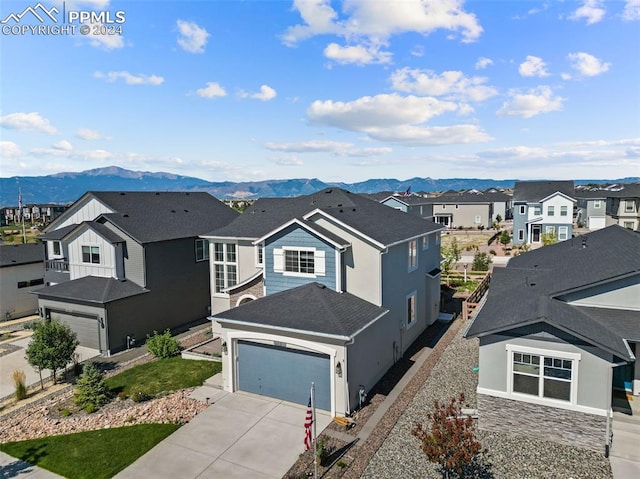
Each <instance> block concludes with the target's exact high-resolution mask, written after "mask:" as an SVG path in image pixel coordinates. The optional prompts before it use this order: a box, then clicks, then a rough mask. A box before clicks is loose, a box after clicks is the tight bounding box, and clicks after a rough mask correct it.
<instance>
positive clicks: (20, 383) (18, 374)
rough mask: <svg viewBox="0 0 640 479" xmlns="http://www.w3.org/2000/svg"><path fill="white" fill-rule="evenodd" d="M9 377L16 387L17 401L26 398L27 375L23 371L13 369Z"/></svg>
mask: <svg viewBox="0 0 640 479" xmlns="http://www.w3.org/2000/svg"><path fill="white" fill-rule="evenodd" d="M11 378H12V379H13V384H14V386H15V387H16V399H17V400H18V401H22V400H23V399H27V386H26V384H25V381H26V379H27V376H26V375H25V374H24V371H18V370H16V371H14V372H13V374H12V375H11Z"/></svg>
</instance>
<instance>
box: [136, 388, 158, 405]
mask: <svg viewBox="0 0 640 479" xmlns="http://www.w3.org/2000/svg"><path fill="white" fill-rule="evenodd" d="M152 398H153V396H151V394H149V393H148V392H146V391H143V390H142V389H136V390H135V391H133V392H132V393H131V400H132V401H133V402H144V401H148V400H150V399H152Z"/></svg>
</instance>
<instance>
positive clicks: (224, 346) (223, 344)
mask: <svg viewBox="0 0 640 479" xmlns="http://www.w3.org/2000/svg"><path fill="white" fill-rule="evenodd" d="M227 351H228V349H227V342H226V341H222V352H223V353H224V354H227Z"/></svg>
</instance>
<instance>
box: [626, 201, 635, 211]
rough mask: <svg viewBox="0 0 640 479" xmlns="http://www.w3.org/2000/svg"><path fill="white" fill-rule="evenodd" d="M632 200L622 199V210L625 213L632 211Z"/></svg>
mask: <svg viewBox="0 0 640 479" xmlns="http://www.w3.org/2000/svg"><path fill="white" fill-rule="evenodd" d="M633 203H634V201H633V200H624V212H625V213H633V211H634V209H635V208H634V205H633Z"/></svg>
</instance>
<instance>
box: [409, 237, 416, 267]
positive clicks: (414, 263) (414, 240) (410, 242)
mask: <svg viewBox="0 0 640 479" xmlns="http://www.w3.org/2000/svg"><path fill="white" fill-rule="evenodd" d="M412 243H415V249H413V252H414V254H413V255H412V254H411V250H412V248H411V244H412ZM411 259H413V264H411ZM417 269H418V240H417V239H413V240H410V241H408V242H407V272H408V273H411V272H412V271H415V270H417Z"/></svg>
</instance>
